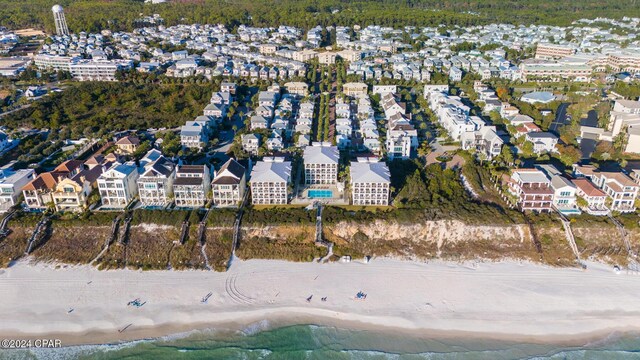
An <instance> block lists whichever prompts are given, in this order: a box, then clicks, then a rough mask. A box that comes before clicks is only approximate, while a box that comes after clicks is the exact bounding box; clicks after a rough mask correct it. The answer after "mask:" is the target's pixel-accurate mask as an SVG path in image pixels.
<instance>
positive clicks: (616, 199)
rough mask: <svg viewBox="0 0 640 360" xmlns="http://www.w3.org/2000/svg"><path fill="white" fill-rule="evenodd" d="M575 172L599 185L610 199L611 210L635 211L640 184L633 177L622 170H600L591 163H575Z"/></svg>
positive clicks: (609, 206) (577, 175)
mask: <svg viewBox="0 0 640 360" xmlns="http://www.w3.org/2000/svg"><path fill="white" fill-rule="evenodd" d="M573 172H574V175H575V176H576V177H586V178H588V179H589V180H591V181H592V182H593V183H594V184H595V185H596V186H598V187H599V188H600V189H601V190H602V191H603V192H604V193H605V194H607V196H608V197H609V199H610V200H608V201H607V202H608V203H610V204H608V208H609V209H610V210H611V211H619V212H624V213H627V212H634V211H636V206H635V201H636V198H637V196H638V189H640V186H639V185H638V184H636V183H635V182H634V181H633V179H631V178H630V177H629V176H628V175H626V174H624V173H622V172H605V171H599V170H598V169H596V168H594V167H593V166H590V165H584V166H580V165H574V166H573Z"/></svg>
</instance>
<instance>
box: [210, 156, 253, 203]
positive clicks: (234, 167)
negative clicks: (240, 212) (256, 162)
mask: <svg viewBox="0 0 640 360" xmlns="http://www.w3.org/2000/svg"><path fill="white" fill-rule="evenodd" d="M246 186H247V177H246V169H245V168H244V166H242V165H240V164H239V163H238V162H237V161H236V160H234V159H229V160H227V162H226V163H224V165H222V167H221V168H220V170H218V172H217V173H216V176H214V177H213V181H211V190H212V198H213V205H214V206H218V207H226V206H238V205H239V204H240V202H241V201H242V198H243V196H244V192H245V188H246Z"/></svg>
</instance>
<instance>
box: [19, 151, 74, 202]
mask: <svg viewBox="0 0 640 360" xmlns="http://www.w3.org/2000/svg"><path fill="white" fill-rule="evenodd" d="M80 171H82V161H77V160H68V161H65V162H63V163H62V164H60V165H58V166H57V167H56V168H55V169H53V171H50V172H45V173H42V174H39V175H38V176H36V177H35V178H34V179H33V180H31V181H30V182H29V183H27V184H26V185H25V186H24V187H23V188H22V194H23V195H24V202H25V205H26V207H27V209H28V210H44V209H46V208H47V207H49V206H50V205H53V198H52V197H51V195H52V193H53V192H54V191H55V188H56V185H57V184H58V182H59V181H61V180H63V179H65V178H68V177H73V176H75V175H77V174H78V173H79V172H80Z"/></svg>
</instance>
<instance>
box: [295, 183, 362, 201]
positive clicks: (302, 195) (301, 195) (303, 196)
mask: <svg viewBox="0 0 640 360" xmlns="http://www.w3.org/2000/svg"><path fill="white" fill-rule="evenodd" d="M309 190H316V191H323V190H324V191H331V193H332V194H333V197H330V198H324V197H308V196H307V194H308V191H309ZM315 201H320V202H321V203H323V204H333V205H349V199H348V198H347V197H346V194H345V193H343V192H340V191H338V187H337V186H335V185H307V186H303V185H302V184H301V185H300V187H299V188H298V193H297V194H296V196H294V198H293V199H292V200H291V204H298V205H302V204H311V203H313V202H315Z"/></svg>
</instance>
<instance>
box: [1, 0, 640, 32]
mask: <svg viewBox="0 0 640 360" xmlns="http://www.w3.org/2000/svg"><path fill="white" fill-rule="evenodd" d="M56 3H59V4H60V5H62V6H63V7H64V8H65V13H66V17H67V22H68V24H69V27H70V29H71V31H73V32H79V31H91V32H95V31H98V30H101V29H105V28H109V29H113V30H131V29H133V28H134V27H135V20H136V19H137V18H138V17H139V14H140V13H144V14H145V15H150V14H154V13H158V14H160V15H161V16H162V17H163V18H164V19H165V20H166V24H167V25H175V24H179V23H209V24H215V23H223V24H226V25H228V26H230V27H232V28H233V27H235V26H237V25H240V24H248V25H254V26H278V25H290V26H297V27H302V28H311V27H314V26H316V25H325V26H326V25H354V24H358V25H361V26H366V25H370V24H379V25H384V26H394V27H402V26H406V25H415V26H429V25H431V26H433V25H439V24H445V25H461V26H466V25H478V24H487V23H494V22H504V23H513V24H532V23H534V24H549V25H568V24H570V23H571V21H573V20H576V19H579V18H596V17H599V16H604V17H614V18H621V17H623V16H631V17H634V16H635V17H637V16H640V6H638V1H637V0H607V1H602V0H575V1H554V0H511V1H501V0H475V1H468V0H449V1H441V0H377V1H375V0H355V1H347V0H315V1H314V0H280V1H272V0H228V1H225V0H193V1H182V2H172V3H164V4H145V3H144V2H143V1H142V0H119V1H109V0H29V1H16V0H0V9H2V11H0V25H2V26H7V27H9V28H22V27H36V28H40V29H45V30H46V31H48V32H53V30H54V24H53V16H52V14H51V6H52V5H54V4H56ZM336 11H337V12H336ZM334 12H335V13H334Z"/></svg>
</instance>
